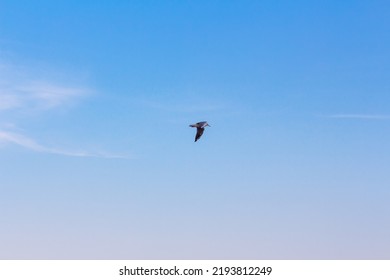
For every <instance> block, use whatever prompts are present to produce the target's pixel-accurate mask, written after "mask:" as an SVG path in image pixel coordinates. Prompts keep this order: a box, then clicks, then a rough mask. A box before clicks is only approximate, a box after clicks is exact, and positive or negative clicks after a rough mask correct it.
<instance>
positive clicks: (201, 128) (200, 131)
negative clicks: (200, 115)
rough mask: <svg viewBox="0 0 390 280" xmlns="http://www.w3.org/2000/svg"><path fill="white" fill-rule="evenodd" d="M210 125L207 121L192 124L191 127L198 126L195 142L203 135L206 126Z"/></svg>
mask: <svg viewBox="0 0 390 280" xmlns="http://www.w3.org/2000/svg"><path fill="white" fill-rule="evenodd" d="M206 126H210V125H209V124H208V123H207V122H198V123H196V124H190V127H196V136H195V142H196V141H198V140H199V138H200V137H201V136H202V134H203V131H204V128H205V127H206Z"/></svg>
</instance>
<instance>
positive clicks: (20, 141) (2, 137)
mask: <svg viewBox="0 0 390 280" xmlns="http://www.w3.org/2000/svg"><path fill="white" fill-rule="evenodd" d="M0 144H3V145H4V144H15V145H18V146H21V147H23V148H25V149H28V150H32V151H34V152H40V153H48V154H57V155H64V156H70V157H95V158H122V159H127V158H129V156H125V155H116V154H110V153H91V152H86V151H69V150H64V149H59V148H52V147H46V146H43V145H40V144H38V143H37V142H35V141H34V140H33V139H31V138H29V137H27V136H24V135H21V134H17V133H13V132H9V131H0Z"/></svg>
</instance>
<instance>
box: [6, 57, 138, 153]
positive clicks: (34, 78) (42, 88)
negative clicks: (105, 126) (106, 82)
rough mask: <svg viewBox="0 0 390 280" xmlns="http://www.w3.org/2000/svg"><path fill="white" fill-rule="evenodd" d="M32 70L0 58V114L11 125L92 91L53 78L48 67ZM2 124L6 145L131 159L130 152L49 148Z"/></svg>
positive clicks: (43, 150) (40, 150)
mask: <svg viewBox="0 0 390 280" xmlns="http://www.w3.org/2000/svg"><path fill="white" fill-rule="evenodd" d="M31 69H34V68H30V69H28V68H26V67H18V66H14V65H10V64H4V63H1V61H0V114H1V116H2V121H3V122H5V123H7V122H8V123H11V124H12V127H11V128H16V129H17V127H18V123H16V124H15V121H14V118H15V116H20V115H25V113H26V112H34V113H39V114H44V113H45V112H46V111H48V110H53V109H58V108H63V107H64V106H67V105H69V104H72V103H74V102H76V101H78V100H79V99H81V98H83V97H85V96H88V95H90V94H91V93H93V91H92V90H91V89H89V88H86V87H81V86H69V85H66V86H64V85H63V83H59V82H58V81H55V80H53V79H50V78H49V77H50V76H52V75H51V74H50V72H49V71H47V70H46V71H45V70H44V69H40V71H39V72H40V73H39V74H37V73H36V72H37V71H33V70H31ZM68 83H69V82H68V81H67V84H68ZM9 113H11V114H9ZM22 120H23V118H22ZM19 122H20V120H19ZM2 126H3V129H1V128H0V144H3V146H5V145H6V144H14V145H18V146H20V147H23V148H25V149H28V150H32V151H35V152H40V153H49V154H57V155H63V156H71V157H96V158H123V159H125V158H130V156H127V155H118V154H112V153H107V152H89V151H85V150H80V151H73V150H67V149H62V148H54V147H47V146H44V145H41V144H39V143H38V142H36V141H35V140H34V139H32V138H30V137H29V136H26V135H23V134H18V133H14V132H12V131H9V129H6V130H4V124H3V125H2ZM131 158H132V157H131Z"/></svg>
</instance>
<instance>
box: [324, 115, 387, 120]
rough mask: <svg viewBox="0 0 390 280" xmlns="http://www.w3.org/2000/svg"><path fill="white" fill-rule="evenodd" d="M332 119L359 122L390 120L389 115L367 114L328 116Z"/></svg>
mask: <svg viewBox="0 0 390 280" xmlns="http://www.w3.org/2000/svg"><path fill="white" fill-rule="evenodd" d="M327 117H328V118H332V119H361V120H390V115H374V114H373V115H369V114H335V115H329V116H327Z"/></svg>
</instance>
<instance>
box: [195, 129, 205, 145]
mask: <svg viewBox="0 0 390 280" xmlns="http://www.w3.org/2000/svg"><path fill="white" fill-rule="evenodd" d="M203 131H204V128H201V127H197V128H196V136H195V142H196V141H198V139H199V138H200V136H202V134H203Z"/></svg>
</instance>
